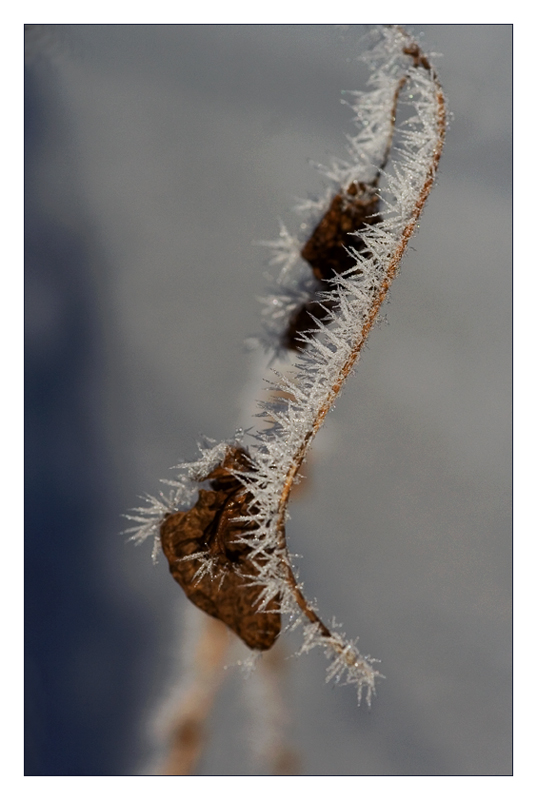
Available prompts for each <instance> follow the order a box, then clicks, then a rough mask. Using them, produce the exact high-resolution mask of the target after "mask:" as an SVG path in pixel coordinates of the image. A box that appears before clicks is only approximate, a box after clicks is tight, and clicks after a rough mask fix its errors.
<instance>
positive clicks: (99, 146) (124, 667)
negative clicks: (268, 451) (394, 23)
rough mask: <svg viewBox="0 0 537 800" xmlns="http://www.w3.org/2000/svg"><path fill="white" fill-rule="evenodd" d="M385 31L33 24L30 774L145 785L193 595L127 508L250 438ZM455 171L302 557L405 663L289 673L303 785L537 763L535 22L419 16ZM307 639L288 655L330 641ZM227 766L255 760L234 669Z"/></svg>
mask: <svg viewBox="0 0 537 800" xmlns="http://www.w3.org/2000/svg"><path fill="white" fill-rule="evenodd" d="M364 33H365V29H364V28H362V27H360V26H308V25H304V26H302V25H295V26H278V25H265V26H256V25H253V26H251V25H242V26H236V25H229V26H211V25H206V26H199V25H192V26H190V25H185V26H182V25H151V26H144V25H138V26H131V25H118V26H109V25H100V26H99V25H96V26H93V25H84V26H77V25H74V26H54V25H50V26H47V25H43V26H40V25H37V26H31V25H30V26H27V28H26V511H25V514H26V670H25V679H26V767H25V769H26V774H28V775H122V774H140V773H143V772H145V771H147V770H148V769H149V768H148V766H147V765H148V764H150V763H151V759H152V758H153V755H154V752H155V748H156V747H157V740H156V738H155V733H154V729H155V725H154V717H155V713H156V711H157V710H158V708H159V706H160V705H161V704H162V702H163V698H165V696H166V693H167V692H168V691H169V689H170V686H172V685H173V683H174V682H175V681H176V680H177V678H178V677H179V676H180V662H181V659H182V658H184V655H185V654H184V652H183V650H184V648H185V647H187V646H188V645H187V644H186V642H187V639H185V637H184V636H183V630H184V625H185V623H184V615H185V609H186V606H187V605H188V601H187V600H186V599H185V598H184V597H183V596H182V592H181V590H180V588H179V587H178V586H177V584H175V583H174V581H173V580H172V579H171V577H170V576H169V574H168V569H167V565H166V563H165V562H164V560H163V559H161V560H160V562H159V563H158V564H157V566H154V565H153V564H152V562H151V558H150V552H151V545H150V544H145V545H143V546H142V547H140V548H135V547H134V546H133V545H132V544H131V543H128V542H127V541H126V537H121V536H120V535H119V534H120V531H121V530H123V529H124V528H125V527H127V522H126V521H125V520H124V519H122V517H121V515H122V514H124V513H125V512H127V511H128V510H129V509H130V508H132V507H133V506H136V505H139V496H140V495H142V494H143V493H144V492H149V493H156V492H158V491H159V488H160V486H159V479H160V478H166V477H172V476H173V473H171V472H170V467H171V466H173V465H174V464H177V463H178V462H179V461H181V460H183V459H191V458H195V457H196V453H197V447H196V443H197V441H198V440H199V438H200V436H201V435H202V434H204V435H207V436H209V437H213V438H215V439H217V440H220V439H225V438H229V437H231V436H232V435H233V434H234V431H235V429H236V427H237V426H243V427H247V426H248V425H249V424H250V422H249V416H248V415H249V413H251V411H252V408H251V398H252V396H253V393H254V387H255V391H257V396H258V397H261V395H262V392H261V391H260V386H261V380H260V378H259V374H260V371H261V366H260V365H261V363H262V358H261V357H260V355H259V354H256V353H250V352H246V351H245V349H244V347H243V342H244V340H245V339H246V338H248V337H250V336H253V335H255V334H256V333H258V332H259V330H260V308H261V307H260V304H259V303H258V301H257V299H256V298H257V297H259V296H261V295H262V294H263V293H264V291H265V285H266V284H265V278H264V273H265V272H266V271H267V263H266V262H267V253H266V251H265V250H263V248H261V247H259V246H257V245H256V244H255V243H256V242H257V241H259V240H267V239H274V238H276V236H277V234H278V224H279V223H278V219H279V218H281V219H283V220H284V221H285V223H286V224H287V225H288V227H289V228H290V229H291V230H294V231H298V226H299V223H300V220H299V218H298V217H297V216H296V215H295V214H294V213H293V211H292V207H293V205H294V202H295V198H298V197H306V196H308V195H314V194H317V193H319V192H320V191H322V188H323V180H322V178H321V176H320V175H319V174H318V173H317V172H316V171H315V169H314V168H312V166H311V164H310V159H311V160H312V161H313V162H321V163H327V161H328V160H329V159H330V157H331V156H333V155H340V156H344V145H345V139H344V134H345V132H351V131H352V125H351V122H350V112H349V110H348V109H347V108H345V106H343V105H342V104H341V103H340V98H341V90H342V89H356V88H364V86H365V80H366V78H367V72H366V70H365V68H364V66H363V65H362V64H361V63H359V62H357V60H356V59H357V55H358V53H359V52H360V37H361V36H363V34H364ZM413 33H414V34H415V35H416V36H419V37H420V42H421V43H422V46H423V47H424V48H425V49H426V50H427V51H428V52H432V53H436V54H442V55H441V56H440V55H436V56H434V57H433V60H434V61H435V63H436V65H437V67H438V71H439V74H440V77H441V81H442V83H443V86H444V88H445V91H446V94H447V96H448V99H449V106H450V109H451V111H452V112H453V118H452V120H451V123H450V130H449V132H448V136H447V142H446V147H445V152H444V155H443V157H442V161H441V165H440V174H439V179H438V183H437V186H436V187H435V189H434V190H433V192H432V194H431V197H430V200H429V202H428V205H427V208H426V210H425V212H424V214H423V217H422V220H421V227H420V231H419V233H418V235H417V236H416V237H415V239H414V240H413V241H412V246H411V248H410V249H409V252H408V253H407V255H406V257H405V259H404V262H403V265H402V269H401V274H400V276H399V277H398V279H397V280H396V282H395V284H394V286H393V288H392V291H391V294H390V299H389V302H388V304H387V305H386V307H385V309H384V311H385V314H386V322H384V323H383V324H381V325H380V326H377V327H376V328H375V330H374V331H373V333H372V335H371V337H370V340H369V344H368V346H367V349H366V350H365V352H364V354H363V356H362V359H361V362H360V364H359V366H358V368H357V370H356V374H355V375H354V376H353V377H352V378H351V379H350V380H349V383H348V386H347V388H346V390H345V392H344V394H343V397H342V398H341V399H340V401H339V403H338V405H337V408H336V410H335V411H334V412H333V413H332V414H331V415H330V417H329V420H328V422H327V424H326V428H325V429H324V430H323V431H322V432H321V434H320V436H319V441H318V443H317V444H316V446H315V447H314V450H313V453H312V456H311V458H310V460H309V462H308V469H307V480H306V482H305V485H304V490H303V491H302V493H301V494H300V496H299V497H297V499H296V501H295V502H294V503H293V504H292V506H291V516H292V519H291V522H290V524H289V528H288V538H289V542H290V548H291V550H292V551H293V552H296V553H301V554H302V555H303V559H302V560H301V562H300V577H301V579H302V580H303V581H304V584H305V591H306V594H307V596H309V597H310V598H316V600H317V603H318V605H319V608H320V610H321V612H322V616H323V618H324V619H326V620H330V619H331V618H332V616H335V617H336V619H337V620H338V621H339V622H340V623H342V625H343V628H344V630H345V631H346V632H347V633H348V635H349V636H351V637H354V636H358V635H359V636H360V648H361V650H362V652H365V653H370V654H372V655H373V656H375V657H377V658H380V659H381V660H382V663H381V667H380V669H381V671H382V673H383V674H384V675H385V676H386V679H385V680H383V681H381V682H380V684H379V687H378V693H377V697H376V698H374V700H373V703H372V707H371V709H370V710H369V709H368V708H367V705H365V704H364V705H363V706H362V707H357V703H356V695H355V692H354V690H353V689H352V688H350V687H334V686H333V685H331V684H326V683H325V667H326V662H325V659H324V657H323V656H322V654H320V653H312V654H310V655H307V656H301V657H300V658H297V659H290V660H289V661H288V662H287V665H288V669H287V680H288V686H287V698H288V699H287V701H286V702H287V707H288V710H289V714H290V726H291V727H290V731H291V733H290V735H291V737H292V743H293V747H294V748H295V750H296V753H297V755H298V758H299V762H298V763H299V768H298V767H297V770H298V769H299V770H300V772H301V773H302V774H322V775H335V774H342V775H362V774H364V775H365V774H369V775H394V774H400V775H401V774H402V775H414V774H427V775H451V774H463V775H473V774H482V775H500V774H508V773H509V772H510V771H511V221H512V220H511V190H512V186H511V164H512V160H511V119H512V29H511V26H507V25H506V26H501V25H480V26H472V25H458V26H449V25H448V26H423V27H422V28H414V29H413ZM298 643H299V640H298V639H294V638H293V636H290V637H287V639H286V641H285V642H284V644H285V647H286V648H287V652H288V654H292V653H293V652H295V651H296V649H297V647H298ZM227 672H228V673H229V674H228V677H227V678H226V682H225V685H224V687H223V690H222V692H221V694H220V696H219V698H218V701H217V703H216V706H215V709H214V714H213V715H212V717H211V719H210V721H209V724H210V739H209V742H208V745H207V748H206V750H205V752H204V755H203V758H202V760H201V762H200V764H199V772H200V774H207V775H210V774H250V773H255V771H256V770H257V771H262V768H260V767H258V766H257V767H256V766H255V763H254V760H253V759H252V757H251V753H250V750H249V746H248V744H249V742H250V740H251V738H252V727H251V719H250V714H249V711H248V704H247V701H246V699H245V697H246V694H247V692H245V691H244V688H245V684H244V681H245V679H244V678H243V677H242V675H241V674H240V673H239V672H238V670H236V669H235V670H234V669H229V670H228V671H227Z"/></svg>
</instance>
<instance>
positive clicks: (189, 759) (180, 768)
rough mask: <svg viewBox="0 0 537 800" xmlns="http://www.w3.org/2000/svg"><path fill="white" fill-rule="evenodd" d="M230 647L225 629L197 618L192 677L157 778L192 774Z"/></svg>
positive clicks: (202, 618)
mask: <svg viewBox="0 0 537 800" xmlns="http://www.w3.org/2000/svg"><path fill="white" fill-rule="evenodd" d="M229 644H230V636H229V632H228V629H227V628H226V626H225V625H224V624H223V623H222V622H220V621H219V620H217V619H214V618H213V617H210V616H208V615H205V614H204V615H200V634H199V639H198V642H197V644H196V648H195V652H194V657H193V664H192V667H191V672H192V677H191V681H190V683H189V684H188V685H187V687H186V689H185V690H184V693H183V695H182V697H181V701H180V705H179V707H178V709H177V713H176V715H175V717H174V719H173V720H172V723H171V726H170V733H169V750H168V753H167V755H166V757H165V759H164V762H163V764H162V766H161V768H160V769H159V770H158V771H157V774H159V775H192V774H194V772H195V770H196V766H197V764H198V762H199V759H200V756H201V754H202V752H203V748H204V745H205V743H206V740H207V731H206V720H207V718H208V716H209V714H210V712H211V709H212V707H213V704H214V700H215V697H216V694H217V692H218V689H219V688H220V684H221V683H222V680H223V678H224V676H225V671H224V658H225V655H226V653H227V651H228V648H229Z"/></svg>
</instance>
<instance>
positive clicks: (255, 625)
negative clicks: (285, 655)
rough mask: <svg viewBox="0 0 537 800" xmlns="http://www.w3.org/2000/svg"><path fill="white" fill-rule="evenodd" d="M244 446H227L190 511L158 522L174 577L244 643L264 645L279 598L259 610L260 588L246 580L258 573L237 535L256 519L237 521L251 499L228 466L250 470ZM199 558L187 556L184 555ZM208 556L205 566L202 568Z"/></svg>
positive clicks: (273, 631) (270, 638) (275, 626)
mask: <svg viewBox="0 0 537 800" xmlns="http://www.w3.org/2000/svg"><path fill="white" fill-rule="evenodd" d="M251 468H252V467H251V464H250V461H249V459H248V455H247V453H246V451H245V450H243V449H242V448H239V447H236V448H230V449H229V451H228V453H227V455H226V457H225V458H224V460H223V462H222V464H219V465H218V466H217V467H215V469H213V470H212V472H211V473H210V474H209V475H207V476H206V477H205V478H204V479H202V480H208V481H210V487H211V488H210V490H207V489H200V491H199V496H198V501H197V503H196V504H195V506H194V507H193V508H191V509H190V510H189V511H178V512H177V513H175V514H170V515H168V516H167V517H165V519H164V521H163V522H162V524H161V526H160V538H161V543H162V549H163V551H164V554H165V556H166V558H167V559H168V563H169V565H170V572H171V573H172V575H173V577H174V578H175V580H176V581H177V583H179V584H180V586H181V587H182V588H183V590H184V592H185V594H186V596H187V597H188V598H189V600H191V601H192V602H193V603H194V605H196V606H197V607H198V608H200V609H201V610H202V611H205V612H206V613H207V614H210V615H211V616H212V617H216V619H219V620H221V621H222V622H224V623H225V624H226V625H227V626H228V627H229V628H231V630H233V631H234V632H235V633H236V634H237V636H239V637H240V638H241V639H242V640H243V642H244V643H245V644H247V645H248V647H251V648H252V649H254V650H268V649H269V648H270V647H272V645H273V644H274V642H275V641H276V639H277V637H278V634H279V633H280V629H281V618H280V613H279V606H278V602H277V600H276V599H275V600H273V601H271V602H270V603H269V604H268V607H267V610H266V611H258V610H257V606H258V598H259V587H257V586H251V585H249V581H250V580H251V579H252V578H255V577H256V576H257V574H258V573H257V569H256V567H255V565H254V564H253V562H252V559H251V557H250V555H251V552H252V548H251V547H250V546H249V544H248V543H247V542H244V541H241V537H242V536H244V534H245V533H247V532H249V531H255V530H256V527H257V526H256V524H255V522H239V521H237V517H241V516H244V515H246V514H247V513H248V508H249V505H250V503H251V500H252V496H251V494H250V493H249V492H248V490H247V489H246V487H245V486H244V484H243V483H242V482H241V481H240V480H239V479H238V478H237V477H236V476H235V475H234V474H233V473H232V470H235V471H240V472H247V471H249V470H251ZM194 555H196V556H198V555H199V556H200V558H199V559H198V558H193V559H187V560H185V558H186V557H187V556H194ZM207 558H209V559H210V561H211V563H210V567H209V569H208V570H205V571H203V570H202V571H201V572H200V574H199V576H196V573H198V571H199V570H200V566H201V565H202V562H203V560H206V559H207Z"/></svg>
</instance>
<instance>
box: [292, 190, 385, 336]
mask: <svg viewBox="0 0 537 800" xmlns="http://www.w3.org/2000/svg"><path fill="white" fill-rule="evenodd" d="M378 207H379V197H378V194H377V192H376V189H375V187H373V186H368V185H366V184H364V183H357V182H353V183H351V184H350V185H349V187H348V188H347V190H346V191H342V192H340V193H338V194H336V195H335V197H333V198H332V202H331V203H330V207H329V208H328V211H327V212H326V214H325V215H324V216H323V218H322V219H321V221H320V222H319V224H318V225H317V226H316V227H315V229H314V230H313V233H312V234H311V236H310V238H309V239H308V241H307V242H306V244H305V245H304V247H303V248H302V251H301V253H300V255H301V256H302V258H303V259H304V260H305V261H307V262H308V263H309V264H310V266H311V268H312V270H313V274H314V275H315V277H316V278H317V280H318V281H319V288H318V289H316V290H315V292H314V294H313V296H312V298H311V299H310V300H308V301H306V302H305V303H303V304H302V305H301V306H300V307H299V308H298V310H297V311H295V313H294V314H293V315H292V316H291V318H290V320H289V322H288V325H287V328H286V330H285V333H284V335H283V337H282V345H283V346H284V347H286V348H287V349H288V350H302V349H304V342H303V341H302V340H301V339H300V334H301V333H305V332H306V331H311V330H312V328H314V321H313V319H317V320H319V321H324V320H326V319H327V314H326V310H325V309H328V310H331V309H333V308H335V303H333V302H332V303H331V302H330V301H327V300H323V301H321V300H318V299H316V295H317V294H318V292H319V291H323V292H326V291H327V286H326V284H321V281H327V280H330V278H333V277H334V276H335V275H340V274H341V273H343V272H345V271H346V270H348V269H350V268H351V267H353V266H354V265H355V263H356V262H355V259H354V258H353V257H352V256H351V255H349V254H348V252H347V251H346V249H345V246H347V247H353V248H354V249H355V250H357V251H358V252H363V251H364V250H365V243H364V241H363V239H362V238H361V237H360V236H349V234H351V233H356V232H357V231H360V230H363V229H364V227H365V225H367V224H372V223H374V222H378V221H379V220H380V219H381V217H380V214H379V212H378ZM312 317H313V319H312Z"/></svg>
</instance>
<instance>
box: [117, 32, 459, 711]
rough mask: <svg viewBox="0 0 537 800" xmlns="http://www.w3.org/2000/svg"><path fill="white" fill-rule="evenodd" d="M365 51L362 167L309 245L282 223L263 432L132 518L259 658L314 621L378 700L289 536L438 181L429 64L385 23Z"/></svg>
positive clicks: (323, 205) (308, 641) (211, 450)
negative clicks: (322, 434)
mask: <svg viewBox="0 0 537 800" xmlns="http://www.w3.org/2000/svg"><path fill="white" fill-rule="evenodd" d="M370 37H371V40H372V42H371V47H370V49H369V50H368V51H367V53H366V54H365V55H364V56H363V59H364V60H365V61H366V62H367V63H368V64H369V66H370V69H371V75H370V78H369V85H368V91H366V92H349V93H348V94H347V97H348V100H347V101H346V102H347V103H348V105H349V106H350V108H351V110H352V113H353V116H354V124H355V133H354V135H352V136H349V137H348V143H347V151H348V158H347V160H334V161H333V162H332V163H331V164H330V165H329V166H328V167H320V170H321V172H322V173H323V174H324V176H325V178H326V179H327V180H328V184H329V186H328V189H327V191H326V193H325V194H324V196H323V197H321V198H319V199H318V200H315V201H305V202H303V203H302V204H301V206H300V209H299V210H300V212H301V213H302V214H303V215H305V216H306V217H307V219H308V221H309V223H310V234H309V237H308V238H307V240H305V241H299V240H298V239H297V238H296V237H294V236H292V235H291V234H289V233H288V231H287V229H286V228H285V227H284V226H283V225H282V226H281V230H280V235H279V238H278V239H277V240H276V241H275V242H272V243H269V246H270V247H271V248H272V263H273V264H275V265H279V267H280V274H279V277H278V278H276V279H275V281H274V282H273V285H272V287H271V293H270V294H269V296H268V297H267V298H266V299H265V301H264V305H265V307H264V318H265V331H264V334H263V335H262V337H261V341H262V342H263V344H264V345H265V346H267V347H269V348H271V349H272V350H273V351H274V353H275V355H280V354H281V353H282V351H291V353H292V355H293V359H294V360H293V367H292V370H291V371H289V370H288V371H286V372H285V374H283V370H282V374H280V373H278V372H276V371H273V377H272V382H271V389H272V392H271V395H270V399H269V400H268V401H264V402H260V404H259V405H260V411H259V417H260V418H261V420H262V423H261V424H260V425H259V428H258V430H257V431H256V432H254V433H252V432H250V433H248V434H243V433H238V434H236V436H235V437H234V438H233V439H231V440H229V441H226V442H220V443H211V444H210V445H207V446H202V447H200V450H201V453H200V458H199V459H198V460H197V461H195V462H191V463H184V464H180V465H178V467H177V469H178V470H179V477H177V479H176V480H174V481H165V483H167V484H168V485H169V492H168V493H167V494H165V493H162V494H161V495H160V497H159V498H153V497H148V498H147V501H148V502H147V505H146V506H144V507H143V508H140V509H137V510H136V512H134V513H133V515H132V516H131V517H130V518H131V519H133V520H134V521H135V523H136V526H135V527H133V528H131V529H129V532H130V533H131V534H132V538H133V539H134V540H135V541H136V542H137V543H140V542H142V541H144V540H145V539H147V538H150V537H153V538H154V541H155V547H154V555H156V553H157V552H158V550H159V549H160V548H162V549H163V551H164V554H165V556H166V558H167V559H168V562H169V565H170V571H171V572H172V575H173V576H174V578H175V579H176V580H177V582H178V583H180V585H181V586H182V587H183V589H184V591H185V593H186V594H187V596H188V597H189V598H190V600H192V602H193V603H194V604H195V605H197V606H198V607H199V608H201V609H202V610H204V611H205V612H207V613H208V614H209V615H211V616H212V617H215V618H217V619H219V620H221V621H222V622H224V623H225V624H226V625H227V626H228V628H230V629H231V630H233V631H234V632H235V633H236V634H237V635H238V636H239V637H240V638H241V639H242V640H243V641H244V642H245V643H246V644H247V645H248V646H249V647H250V648H251V649H252V650H253V651H263V650H268V649H269V648H271V647H272V645H273V644H274V642H275V641H276V640H277V638H278V637H279V636H280V632H281V628H282V618H283V620H284V627H285V626H287V628H289V627H293V628H294V627H296V626H297V625H301V626H302V629H303V634H304V640H303V645H302V649H301V652H307V651H309V650H311V649H312V648H317V647H320V648H322V649H323V651H324V653H325V654H326V656H327V657H328V659H329V662H330V663H329V666H328V671H327V680H329V679H334V680H335V681H336V682H343V683H351V684H354V685H355V687H356V690H357V694H358V701H359V702H360V700H361V698H362V697H363V696H364V695H365V699H366V701H367V703H370V702H371V698H372V695H373V693H374V690H375V681H376V679H377V678H378V676H379V672H378V670H377V668H376V666H375V664H376V661H375V659H373V658H371V657H370V656H366V655H363V654H362V653H360V651H359V649H358V647H357V644H356V642H357V640H355V639H349V638H347V637H346V635H345V634H343V632H342V631H341V630H340V629H339V627H338V626H337V625H336V623H335V622H334V623H332V624H331V625H330V626H328V625H327V624H326V622H325V621H323V620H322V619H321V616H320V612H319V610H318V609H317V608H316V607H315V606H314V605H313V604H312V603H311V602H310V601H309V600H308V599H307V598H306V596H305V593H304V591H303V587H302V585H301V584H300V583H299V582H298V580H297V579H296V576H295V571H294V568H293V559H292V556H291V555H290V553H289V551H288V548H287V543H286V535H285V526H286V521H287V518H288V510H287V509H288V502H289V496H290V493H291V489H292V487H293V485H294V484H295V483H297V482H298V481H299V479H300V475H299V471H300V468H301V465H302V464H303V462H304V459H305V458H306V456H307V453H308V450H309V448H310V446H311V444H312V442H313V439H314V437H315V434H316V433H317V431H318V430H319V428H320V427H321V425H322V424H323V422H324V420H325V418H326V415H327V413H328V411H329V410H330V409H331V407H332V406H333V404H334V402H335V400H336V398H337V397H338V394H339V392H340V391H341V388H342V386H343V383H344V381H345V380H346V378H347V377H348V375H349V374H350V373H351V372H352V370H353V369H354V367H355V365H356V362H357V360H358V358H359V356H360V352H361V350H362V348H363V346H364V343H365V341H366V339H367V336H368V335H369V333H370V331H371V329H372V327H373V325H374V323H375V320H376V319H377V315H378V313H379V309H380V307H381V305H382V303H383V301H384V300H385V298H386V296H387V294H388V291H389V288H390V285H391V283H392V281H393V279H394V277H395V275H396V274H397V271H398V268H399V264H400V262H401V259H402V256H403V254H404V252H405V249H406V246H407V244H408V242H409V240H410V237H411V236H412V234H413V232H414V231H415V229H416V225H417V222H418V218H419V216H420V214H421V212H422V210H423V207H424V205H425V202H426V199H427V197H428V194H429V192H430V190H431V187H432V185H433V182H434V179H435V175H436V172H437V168H438V162H439V159H440V154H441V151H442V146H443V142H444V136H445V131H446V105H445V100H444V95H443V92H442V89H441V86H440V84H439V81H438V78H437V74H436V72H435V69H434V67H433V66H432V64H431V62H430V59H429V58H428V57H427V56H426V55H425V54H424V53H423V52H422V51H421V49H420V48H419V46H418V45H417V44H416V42H414V41H413V40H412V39H411V38H410V37H409V35H408V34H407V33H406V32H405V31H404V30H403V29H401V28H400V27H397V26H386V27H380V28H376V29H374V30H373V31H372V33H371V34H370Z"/></svg>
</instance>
